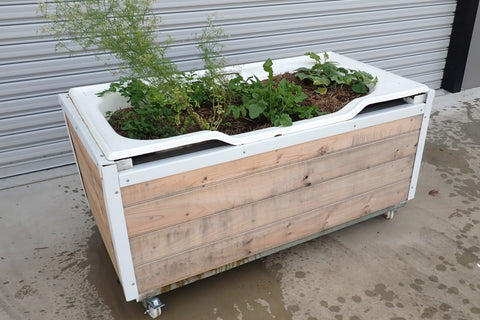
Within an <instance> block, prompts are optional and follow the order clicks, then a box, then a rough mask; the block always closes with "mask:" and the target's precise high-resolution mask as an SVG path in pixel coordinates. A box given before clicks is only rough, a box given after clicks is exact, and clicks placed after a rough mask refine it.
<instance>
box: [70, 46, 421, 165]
mask: <svg viewBox="0 0 480 320" xmlns="http://www.w3.org/2000/svg"><path fill="white" fill-rule="evenodd" d="M328 54H329V56H330V58H329V60H330V61H332V62H337V63H338V65H340V66H343V67H346V68H350V69H359V70H362V71H366V72H368V73H370V74H372V75H373V76H376V77H378V83H377V84H376V86H375V87H374V88H372V90H371V92H370V93H369V94H368V95H366V96H363V97H360V98H357V99H355V100H353V101H351V102H350V103H349V104H347V105H346V106H345V107H344V108H343V109H341V110H340V111H338V112H335V113H332V114H329V115H325V116H321V117H316V118H313V119H307V120H301V121H296V122H295V123H294V124H293V125H292V126H289V127H271V128H266V129H262V130H257V131H253V132H248V133H243V134H238V135H233V136H229V135H226V134H224V133H221V132H218V131H199V132H194V133H190V134H184V135H181V136H176V137H170V138H165V139H156V140H135V139H129V138H125V137H122V136H120V135H118V134H117V133H116V132H115V131H114V130H113V129H112V128H111V126H110V125H109V124H108V122H107V121H106V119H105V112H106V111H112V110H116V109H118V108H119V107H127V106H128V103H127V102H126V100H125V98H123V97H121V96H120V94H109V95H106V96H104V97H103V98H99V97H97V95H96V94H97V93H98V92H100V91H103V90H105V89H107V88H108V87H109V84H108V83H106V84H100V85H94V86H86V87H79V88H72V89H71V90H70V91H69V95H70V98H71V100H72V102H73V105H74V107H75V108H76V109H77V110H78V112H79V114H80V115H81V117H82V119H83V120H84V121H85V123H86V125H87V127H88V128H89V130H90V132H91V134H92V136H93V138H94V139H95V141H96V142H97V144H98V146H99V148H100V149H101V150H102V151H103V153H104V155H105V157H106V158H107V159H109V160H118V159H122V158H129V157H133V156H137V155H141V154H147V153H152V152H156V151H162V150H168V149H173V148H177V147H179V146H184V145H190V144H194V143H199V142H203V141H209V140H220V141H223V142H226V143H228V144H231V145H243V144H249V143H253V142H256V141H261V140H265V139H269V138H272V137H275V136H277V135H280V134H281V135H287V134H292V133H295V132H299V131H303V130H310V129H312V128H315V127H318V126H323V125H329V124H332V123H337V122H341V121H346V120H349V119H352V118H353V117H355V116H356V115H357V114H358V113H359V112H360V111H361V110H363V108H365V106H367V105H370V104H373V103H378V102H384V101H391V100H395V99H399V98H405V97H409V96H414V95H417V94H422V93H426V92H427V91H428V90H429V89H428V87H427V86H425V85H423V84H420V83H418V82H415V81H412V80H409V79H406V78H403V77H401V76H398V75H395V74H393V73H390V72H387V71H385V70H382V69H379V68H376V67H373V66H371V65H367V64H364V63H361V62H359V61H356V60H353V59H350V58H347V57H345V56H342V55H339V54H337V53H334V52H329V53H328ZM320 56H323V54H320ZM273 62H274V64H273V68H274V73H276V74H278V73H283V72H286V71H293V70H295V69H297V68H299V67H308V66H311V65H313V63H314V61H313V60H312V59H310V58H309V57H306V56H299V57H294V58H286V59H278V60H275V61H273ZM262 65H263V62H258V63H250V64H246V65H238V66H232V67H228V68H226V71H227V72H239V73H241V74H242V76H244V77H245V78H246V77H248V76H250V75H253V74H255V75H257V76H258V77H259V78H264V77H267V74H266V73H265V72H264V71H263V68H262Z"/></svg>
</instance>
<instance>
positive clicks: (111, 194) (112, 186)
mask: <svg viewBox="0 0 480 320" xmlns="http://www.w3.org/2000/svg"><path fill="white" fill-rule="evenodd" d="M102 182H103V196H104V197H105V207H106V211H107V216H108V224H109V226H110V233H111V235H112V243H113V249H114V252H115V258H116V260H117V268H118V273H119V278H120V282H121V283H122V287H123V293H124V294H125V299H126V301H131V300H135V299H138V296H139V293H138V287H137V280H136V277H135V268H134V266H133V259H132V251H131V249H130V241H129V240H128V231H127V222H126V220H125V213H124V211H123V203H122V194H121V191H120V185H119V183H118V172H117V166H116V165H115V164H112V165H108V166H103V167H102Z"/></svg>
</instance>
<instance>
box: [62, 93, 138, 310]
mask: <svg viewBox="0 0 480 320" xmlns="http://www.w3.org/2000/svg"><path fill="white" fill-rule="evenodd" d="M60 104H62V106H63V107H64V108H63V109H64V111H65V113H64V114H65V117H66V118H68V119H69V120H70V123H71V125H72V126H73V128H74V130H75V132H76V133H77V135H78V137H79V138H80V140H81V141H82V143H83V145H84V147H85V149H86V150H87V152H88V154H89V156H90V157H91V159H92V160H93V161H94V163H95V165H96V166H97V168H98V170H99V174H100V177H101V178H102V184H103V196H104V199H105V207H106V212H107V218H108V224H109V229H110V234H111V237H112V243H113V249H114V253H115V259H116V262H117V268H118V272H119V278H120V282H121V283H122V286H123V291H124V294H125V299H126V301H130V300H135V299H137V298H138V296H139V293H138V288H137V284H136V277H135V271H134V266H133V260H132V254H131V251H130V242H129V240H128V232H127V224H126V221H125V214H124V211H123V202H122V198H121V193H120V186H119V180H118V173H117V166H116V164H115V162H112V161H109V160H106V159H105V157H104V155H103V153H102V152H101V150H100V149H99V148H98V146H97V144H96V142H95V140H93V138H92V136H91V134H90V132H89V130H88V128H87V127H86V126H85V123H84V122H83V121H82V118H81V117H80V116H79V114H78V113H77V112H76V110H75V108H73V106H72V105H71V100H70V99H69V98H68V96H67V95H66V94H65V95H60ZM68 134H69V136H70V141H71V133H70V130H69V132H68ZM71 143H72V142H71ZM72 149H73V144H72ZM73 150H75V149H73ZM77 169H78V170H79V168H78V162H77ZM79 172H80V171H79ZM80 179H81V180H82V185H83V179H82V177H81V175H80ZM84 189H85V187H84Z"/></svg>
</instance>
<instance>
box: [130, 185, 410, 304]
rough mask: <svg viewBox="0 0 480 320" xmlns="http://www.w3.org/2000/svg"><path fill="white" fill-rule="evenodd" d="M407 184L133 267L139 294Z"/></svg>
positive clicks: (358, 210) (353, 210)
mask: <svg viewBox="0 0 480 320" xmlns="http://www.w3.org/2000/svg"><path fill="white" fill-rule="evenodd" d="M409 185H410V180H409V179H404V180H402V181H399V182H398V183H395V184H392V185H388V186H385V187H383V188H380V189H376V190H372V191H370V192H368V193H365V194H361V195H357V196H355V197H351V198H348V199H347V200H345V201H340V202H337V203H334V204H330V205H329V206H326V207H322V208H319V209H315V210H312V211H309V212H306V213H304V214H302V215H299V216H295V217H290V218H288V219H284V220H279V221H278V222H276V223H274V224H270V225H267V226H266V227H263V228H260V229H255V230H253V231H251V232H248V233H243V234H240V235H237V236H234V237H231V238H226V239H224V240H222V241H217V242H214V243H212V244H209V245H206V246H202V247H198V248H193V249H192V250H190V251H186V252H184V253H181V254H178V255H174V256H170V257H167V258H165V259H162V260H157V261H155V262H152V263H148V264H144V265H141V266H137V267H136V268H135V274H136V277H137V284H138V288H139V294H140V295H143V294H147V293H148V292H149V291H152V290H156V289H158V288H161V287H163V286H167V285H169V284H172V283H175V282H177V281H181V280H183V279H186V278H189V277H192V276H196V275H199V274H201V273H204V272H207V271H209V270H212V269H215V268H219V267H221V266H223V265H226V264H228V263H233V262H235V261H238V260H240V259H244V258H246V257H249V256H252V255H255V254H259V253H262V252H264V251H267V250H270V249H273V248H275V247H278V246H281V245H283V244H286V243H289V242H292V241H296V240H299V239H302V238H305V237H307V236H309V235H312V234H315V233H318V232H320V231H322V230H325V229H326V228H330V227H333V226H336V225H339V224H342V223H345V222H348V221H351V220H353V219H356V218H359V217H362V216H364V215H367V214H370V213H373V212H376V211H378V210H382V209H384V208H386V207H389V206H391V205H393V204H396V203H399V202H402V201H405V200H406V198H407V195H408V188H409Z"/></svg>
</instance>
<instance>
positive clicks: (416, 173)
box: [407, 89, 435, 200]
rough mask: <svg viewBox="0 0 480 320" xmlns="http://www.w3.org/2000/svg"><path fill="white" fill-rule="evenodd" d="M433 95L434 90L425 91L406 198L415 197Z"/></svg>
mask: <svg viewBox="0 0 480 320" xmlns="http://www.w3.org/2000/svg"><path fill="white" fill-rule="evenodd" d="M434 97H435V90H432V89H430V90H429V91H428V93H427V99H426V102H425V110H424V112H423V121H422V127H421V129H420V136H419V138H418V145H417V153H416V155H415V162H414V165H413V172H412V179H411V182H410V190H409V192H408V198H407V199H408V200H412V199H413V198H414V197H415V192H416V190H417V182H418V176H419V175H420V166H421V164H422V157H423V150H424V148H425V140H426V138H427V130H428V123H429V120H430V114H431V112H432V105H433V98H434Z"/></svg>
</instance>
